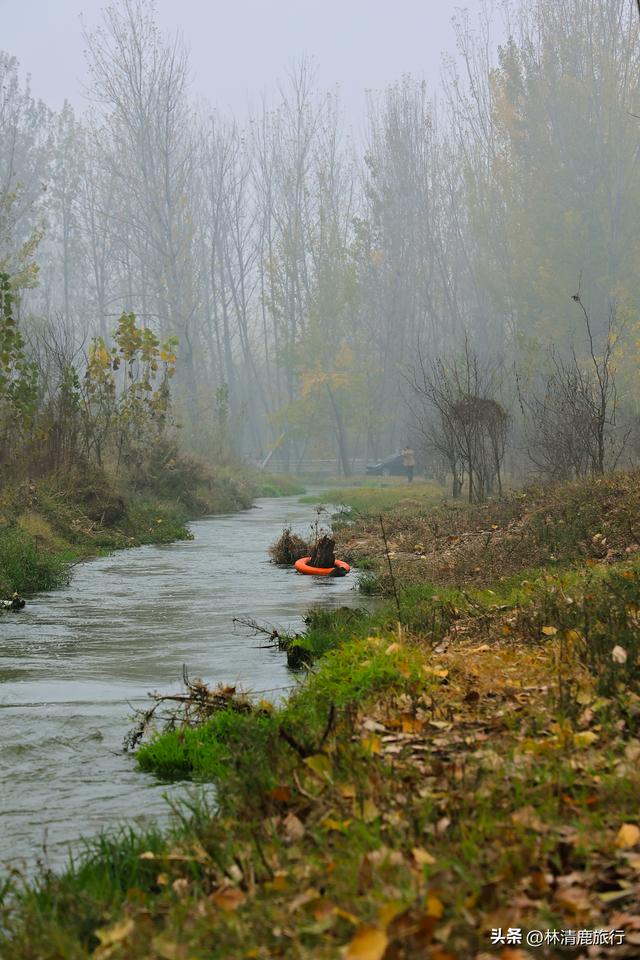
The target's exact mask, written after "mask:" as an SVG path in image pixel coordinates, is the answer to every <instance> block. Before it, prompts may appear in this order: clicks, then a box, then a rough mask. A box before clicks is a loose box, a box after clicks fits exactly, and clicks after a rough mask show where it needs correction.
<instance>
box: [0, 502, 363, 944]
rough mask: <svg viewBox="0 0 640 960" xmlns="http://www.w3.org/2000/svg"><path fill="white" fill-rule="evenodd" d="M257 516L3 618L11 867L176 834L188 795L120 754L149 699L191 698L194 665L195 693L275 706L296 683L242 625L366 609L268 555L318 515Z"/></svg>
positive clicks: (98, 566) (144, 555)
mask: <svg viewBox="0 0 640 960" xmlns="http://www.w3.org/2000/svg"><path fill="white" fill-rule="evenodd" d="M255 504H256V505H255V507H254V509H252V510H245V511H241V512H239V513H229V514H224V515H219V516H212V517H206V518H203V519H200V520H197V521H193V522H191V523H190V524H189V526H188V529H189V532H190V534H191V535H192V536H191V538H190V539H188V540H182V541H178V542H175V543H170V544H150V545H146V546H142V547H139V548H137V549H133V550H119V551H117V552H115V553H112V554H110V555H109V556H106V557H102V558H99V559H94V560H89V561H88V562H86V563H82V564H79V565H78V566H76V567H75V568H74V569H73V575H72V581H71V585H70V587H69V588H67V589H65V588H63V589H55V590H52V591H49V592H44V593H39V594H37V595H35V596H33V597H31V598H30V599H29V602H28V604H27V606H26V608H25V609H24V610H22V611H20V612H17V613H6V614H3V617H2V620H0V717H1V718H2V724H0V766H1V767H2V770H3V787H2V796H1V800H0V827H1V829H0V864H2V865H5V864H6V862H7V861H11V865H12V866H15V867H17V868H19V869H23V868H24V866H25V864H26V867H27V870H28V872H29V873H30V874H31V875H33V871H34V869H35V863H36V861H37V859H39V858H40V859H42V860H43V861H44V862H45V863H46V864H47V866H48V868H50V869H56V870H59V869H62V868H63V867H64V866H65V864H66V862H67V858H68V848H69V844H72V849H74V851H75V852H76V854H78V852H79V851H81V850H82V848H83V844H82V843H80V842H78V838H79V837H81V836H84V837H86V838H90V837H92V836H95V834H96V833H98V832H99V831H100V830H105V829H111V828H113V827H114V826H115V825H117V824H120V823H123V822H131V823H133V824H135V826H136V828H137V829H139V828H141V826H143V825H146V824H149V822H151V821H155V822H157V823H159V824H162V825H163V826H164V825H165V824H166V822H167V820H168V819H169V816H170V810H169V807H168V806H167V804H166V803H165V801H164V799H163V795H164V794H165V793H166V792H169V793H170V794H171V796H172V798H173V799H176V798H177V796H178V795H185V794H186V793H188V789H187V788H185V785H184V784H182V785H181V784H176V785H175V786H168V785H167V784H165V783H159V782H158V781H157V780H156V779H155V777H153V776H151V775H145V774H141V773H139V772H137V771H136V764H135V761H134V759H133V757H132V756H131V755H126V754H123V752H122V742H123V739H124V736H125V734H126V733H127V731H128V729H129V727H130V725H131V722H132V721H131V717H132V714H133V711H134V709H136V708H143V707H145V706H146V705H147V704H148V702H149V701H148V697H147V693H148V691H150V690H153V689H159V690H169V691H174V692H179V690H180V685H181V682H182V672H183V665H186V666H187V668H188V671H189V674H190V676H191V677H198V676H202V677H205V678H207V679H209V680H210V681H212V682H217V681H224V682H225V683H227V684H229V685H237V686H238V688H240V687H245V688H250V689H253V690H255V691H264V692H263V693H261V694H260V696H265V697H269V698H271V699H272V700H273V701H274V702H277V701H278V700H279V698H280V697H281V696H283V695H284V693H285V691H286V690H288V689H290V687H291V686H292V685H293V684H295V676H294V675H293V674H292V673H291V672H290V671H289V670H288V669H287V665H286V659H285V658H284V657H282V656H281V655H279V654H277V653H275V652H274V651H271V650H269V649H261V647H262V646H263V645H264V640H263V639H262V638H261V637H259V636H254V635H253V632H252V631H251V630H248V629H244V628H242V627H241V626H238V625H234V623H233V618H234V617H243V616H244V617H257V618H258V619H260V620H261V621H264V622H268V623H274V624H276V625H277V626H278V627H279V628H280V629H281V630H283V631H287V630H299V629H301V628H302V627H303V626H304V623H303V617H304V615H305V613H306V611H307V609H308V607H309V605H310V604H311V603H313V602H316V601H317V602H322V603H323V604H325V605H331V604H337V605H339V606H344V605H347V604H350V603H353V602H358V598H357V596H356V595H355V594H353V592H352V589H351V588H352V584H351V583H350V582H349V581H348V580H344V581H340V582H339V583H338V582H336V583H333V584H329V585H327V584H318V583H317V582H315V581H313V580H309V579H307V578H302V577H297V578H292V577H291V576H290V574H289V571H286V570H279V569H274V568H273V567H271V566H270V565H269V563H268V558H267V548H268V546H269V544H270V543H271V542H272V541H273V540H274V539H275V537H276V536H277V534H278V532H279V531H280V530H281V529H282V525H283V524H285V523H290V524H292V525H293V526H294V528H296V529H299V530H300V532H302V533H305V532H306V530H307V528H308V522H309V509H308V508H307V507H304V506H301V505H300V504H298V502H297V499H296V498H285V499H281V498H269V499H258V500H257V501H255ZM229 544H233V554H232V555H231V553H230V551H229V549H228V547H229ZM222 552H224V554H225V559H224V562H220V556H221V553H222ZM207 789H209V788H207ZM2 872H3V870H2V868H1V867H0V874H1V873H2ZM0 953H1V951H0Z"/></svg>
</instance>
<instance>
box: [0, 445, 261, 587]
mask: <svg viewBox="0 0 640 960" xmlns="http://www.w3.org/2000/svg"><path fill="white" fill-rule="evenodd" d="M255 495H256V485H255V483H254V480H253V478H252V477H250V476H249V475H246V474H244V473H243V472H242V471H241V469H240V468H238V469H236V470H232V469H230V468H224V469H219V470H216V471H211V470H207V469H205V468H204V467H203V466H202V464H200V463H197V462H196V461H190V460H186V459H185V460H183V461H182V462H181V463H179V464H177V463H176V464H174V463H172V464H171V465H170V467H169V468H168V469H167V468H166V469H164V471H163V472H161V473H159V475H158V477H157V478H156V479H155V481H154V483H153V485H151V484H150V485H149V487H146V488H143V489H135V488H132V487H131V486H130V485H127V484H126V483H120V484H114V483H113V482H110V481H109V480H108V478H107V477H106V476H105V475H104V474H102V473H100V472H98V471H96V470H92V471H87V472H86V473H83V472H81V471H78V472H77V473H76V474H73V473H71V474H69V475H66V476H64V477H55V476H54V477H49V478H45V479H42V480H38V481H34V482H26V481H25V482H22V483H8V484H5V485H4V486H3V489H2V492H1V493H0V595H2V594H6V593H8V592H10V591H13V590H17V591H19V592H21V593H26V594H28V593H31V592H34V591H37V590H48V589H51V588H53V587H56V586H59V585H61V584H63V583H65V582H66V581H67V579H68V575H69V570H70V567H71V565H72V564H73V563H75V562H77V561H78V560H81V559H83V558H86V557H91V556H97V555H100V554H102V553H106V552H110V551H112V550H119V549H123V548H125V547H131V546H139V545H141V544H145V543H170V542H172V541H174V540H183V539H188V538H189V537H190V534H189V531H188V530H187V527H186V523H187V521H188V520H190V519H194V518H196V517H198V516H204V515H206V514H213V513H228V512H232V511H235V510H241V509H246V508H248V507H250V506H251V504H252V502H253V499H254V496H255Z"/></svg>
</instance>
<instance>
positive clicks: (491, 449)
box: [407, 340, 509, 502]
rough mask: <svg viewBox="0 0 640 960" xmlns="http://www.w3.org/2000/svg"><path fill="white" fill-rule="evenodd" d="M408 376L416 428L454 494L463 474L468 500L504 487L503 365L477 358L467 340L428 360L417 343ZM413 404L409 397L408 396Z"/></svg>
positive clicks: (506, 418) (505, 417)
mask: <svg viewBox="0 0 640 960" xmlns="http://www.w3.org/2000/svg"><path fill="white" fill-rule="evenodd" d="M417 353H418V362H417V365H415V366H413V367H409V369H408V373H407V381H408V383H409V386H410V388H411V391H412V394H413V400H414V401H417V402H414V404H413V407H412V409H413V412H414V416H415V418H416V423H417V427H418V429H419V431H420V433H421V434H422V436H423V437H424V439H425V443H426V447H427V451H428V452H430V453H431V454H432V455H433V453H434V452H436V453H437V454H439V455H440V456H441V457H442V458H443V459H444V461H445V462H446V464H447V466H448V468H449V471H450V473H451V476H452V484H453V491H452V492H453V496H454V497H456V496H459V495H460V492H461V490H462V485H463V482H464V479H465V477H466V480H467V490H468V497H469V501H470V502H473V501H476V502H477V501H481V500H483V499H484V498H485V497H486V496H487V495H488V494H490V493H492V492H493V491H494V489H495V490H497V491H500V490H501V489H502V476H501V469H502V461H503V459H504V454H505V446H506V439H507V433H508V428H509V415H508V413H507V411H506V409H505V407H504V406H503V404H502V403H501V402H500V400H498V399H497V398H498V397H499V396H501V387H502V369H501V366H500V365H499V364H494V363H490V362H488V361H481V360H480V359H479V357H478V356H477V354H475V353H474V352H473V351H472V350H471V349H470V346H469V343H468V341H467V340H465V344H464V350H463V352H462V353H461V354H460V355H457V356H452V357H448V358H446V359H442V358H440V357H437V358H436V359H434V360H432V361H429V362H427V361H426V360H425V358H424V355H423V353H422V350H421V349H420V347H418V351H417ZM410 403H411V401H410Z"/></svg>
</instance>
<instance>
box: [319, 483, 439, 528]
mask: <svg viewBox="0 0 640 960" xmlns="http://www.w3.org/2000/svg"><path fill="white" fill-rule="evenodd" d="M442 498H443V492H442V488H441V487H439V486H438V485H437V484H436V483H432V482H430V481H426V482H422V481H419V480H416V481H414V482H413V483H411V484H408V483H407V481H406V480H405V481H403V482H398V480H397V479H394V480H391V481H389V480H386V479H382V478H377V477H368V478H364V477H363V478H361V480H360V482H359V483H353V484H352V485H349V486H335V487H334V486H329V487H328V488H327V489H326V490H323V491H322V492H320V493H316V494H309V495H307V496H305V497H302V498H301V500H302V502H303V503H312V504H331V505H335V506H337V507H339V508H340V509H341V512H342V513H343V514H344V519H347V518H348V517H349V516H351V517H356V516H360V515H364V516H370V515H374V514H379V513H380V512H381V511H383V512H386V511H388V510H391V509H406V510H411V511H415V510H416V507H417V506H419V507H420V508H427V507H428V506H430V505H432V504H434V503H437V502H438V501H439V500H442Z"/></svg>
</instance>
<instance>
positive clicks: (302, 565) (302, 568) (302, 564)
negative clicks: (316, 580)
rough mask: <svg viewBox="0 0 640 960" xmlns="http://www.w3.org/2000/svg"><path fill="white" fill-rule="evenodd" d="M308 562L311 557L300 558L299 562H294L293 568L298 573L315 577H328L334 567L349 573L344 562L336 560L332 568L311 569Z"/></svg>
mask: <svg viewBox="0 0 640 960" xmlns="http://www.w3.org/2000/svg"><path fill="white" fill-rule="evenodd" d="M309 560H311V557H302V558H301V559H300V560H296V562H295V563H294V567H295V568H296V570H297V571H298V573H308V574H312V575H314V576H316V577H330V576H331V574H332V573H333V572H334V570H335V568H336V567H338V568H339V569H340V570H344V572H345V573H349V570H351V567H350V566H349V564H348V563H347V562H346V561H345V560H336V563H335V566H334V567H312V566H311V565H310V563H309Z"/></svg>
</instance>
